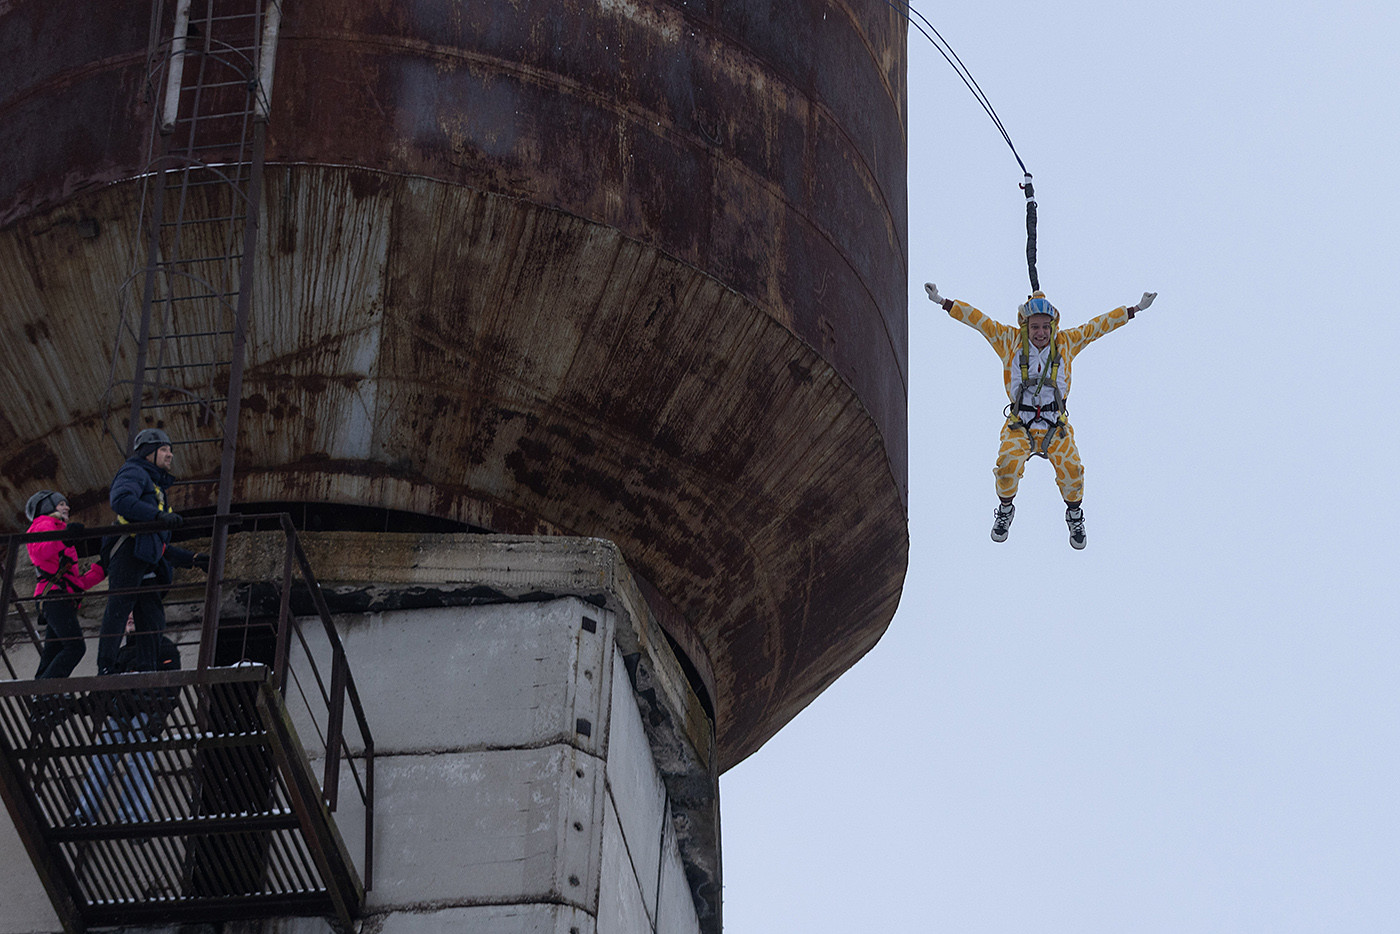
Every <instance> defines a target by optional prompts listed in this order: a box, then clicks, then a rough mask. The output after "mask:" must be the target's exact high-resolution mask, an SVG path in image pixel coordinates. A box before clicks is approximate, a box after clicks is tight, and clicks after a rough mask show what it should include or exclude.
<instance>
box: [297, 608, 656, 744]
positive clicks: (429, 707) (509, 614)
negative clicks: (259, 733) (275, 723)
mask: <svg viewBox="0 0 1400 934" xmlns="http://www.w3.org/2000/svg"><path fill="white" fill-rule="evenodd" d="M338 625H339V626H340V634H341V640H342V642H343V643H344V645H345V653H346V657H347V658H348V659H349V662H350V670H351V671H353V672H354V673H355V678H356V681H357V683H358V684H359V689H360V696H361V697H362V698H363V699H364V703H365V713H366V716H367V717H368V719H369V722H370V724H371V728H372V729H373V731H374V737H375V745H376V748H377V749H378V750H379V752H380V753H385V754H392V753H395V752H423V751H430V750H460V749H479V748H490V747H508V746H540V745H544V744H548V743H560V742H568V743H572V744H573V745H575V746H578V747H579V748H580V749H583V750H586V751H588V752H591V753H593V754H595V755H598V756H600V757H601V756H602V754H603V749H604V748H605V743H606V740H607V737H606V732H605V725H606V723H607V720H608V716H607V704H608V699H609V695H608V691H607V690H605V689H600V686H603V685H608V684H610V682H611V671H610V669H611V667H612V659H613V649H612V645H613V614H612V613H610V612H609V611H607V610H603V609H599V608H598V607H595V606H592V605H590V604H587V603H585V602H583V601H582V600H576V599H573V598H564V599H559V600H552V601H548V602H545V603H531V604H500V605H492V606H478V607H447V608H442V609H423V610H404V611H393V612H385V613H377V614H372V615H369V616H365V617H341V618H340V619H339V620H338ZM589 626H591V627H592V631H590V629H589ZM303 629H304V631H305V632H306V634H307V636H308V642H309V643H310V644H311V651H312V654H313V656H314V657H316V658H317V661H318V665H319V666H320V667H321V668H322V670H323V671H329V665H328V663H327V664H324V665H322V664H321V660H322V659H323V658H328V653H327V652H326V651H325V649H324V644H325V639H324V636H318V630H319V627H318V626H317V625H311V624H309V623H308V624H306V625H304V627H303ZM298 652H300V649H298ZM293 664H294V666H295V665H297V662H295V661H294V663H293ZM425 687H431V690H425ZM312 703H313V704H315V705H316V706H317V707H318V708H319V707H320V704H319V700H318V699H315V698H313V700H312ZM288 706H289V709H290V710H291V712H292V717H293V721H294V723H295V724H296V726H297V730H298V733H300V734H301V735H302V737H303V738H307V737H310V736H314V735H315V734H314V733H313V732H312V731H311V726H310V724H309V717H308V714H307V709H306V708H305V707H304V706H302V705H301V704H300V703H294V702H292V701H291V700H289V703H288ZM633 706H635V704H633ZM315 716H316V717H318V718H321V717H323V716H324V714H322V713H321V711H320V710H319V709H317V710H316V711H315ZM580 721H583V722H584V723H585V724H586V726H584V729H583V730H581V729H580V727H581V726H583V724H581V722H580ZM584 730H586V732H585V731H584ZM347 735H349V737H350V740H351V744H352V747H358V738H357V737H355V736H354V735H353V731H350V732H349V733H348V734H347ZM307 751H308V753H312V754H314V753H315V750H312V749H310V748H308V750H307Z"/></svg>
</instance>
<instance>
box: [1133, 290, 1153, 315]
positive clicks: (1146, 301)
mask: <svg viewBox="0 0 1400 934" xmlns="http://www.w3.org/2000/svg"><path fill="white" fill-rule="evenodd" d="M1156 297H1157V293H1156V292H1143V293H1142V298H1141V299H1140V300H1139V301H1138V303H1137V310H1138V311H1146V310H1147V306H1148V305H1151V304H1152V300H1153V299H1155V298H1156Z"/></svg>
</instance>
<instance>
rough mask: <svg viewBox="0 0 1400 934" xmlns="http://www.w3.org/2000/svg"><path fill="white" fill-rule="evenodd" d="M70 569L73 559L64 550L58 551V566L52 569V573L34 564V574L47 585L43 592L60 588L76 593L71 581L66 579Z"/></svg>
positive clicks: (65, 591) (66, 591)
mask: <svg viewBox="0 0 1400 934" xmlns="http://www.w3.org/2000/svg"><path fill="white" fill-rule="evenodd" d="M72 569H73V559H72V558H70V557H68V555H67V554H66V553H65V552H62V551H60V552H59V553H58V567H57V568H55V569H54V572H53V573H52V574H50V573H48V572H47V571H45V570H44V569H43V568H41V567H39V565H37V564H36V565H34V576H35V577H37V578H39V580H41V581H43V582H44V583H46V584H48V585H49V587H48V588H46V589H45V590H44V591H43V593H48V592H49V589H56V590H62V591H63V592H64V593H77V591H76V590H74V589H73V586H72V584H73V582H72V581H70V580H69V579H68V572H69V571H71V570H72ZM41 596H42V594H41Z"/></svg>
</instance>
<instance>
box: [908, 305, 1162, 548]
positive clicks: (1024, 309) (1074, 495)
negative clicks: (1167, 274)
mask: <svg viewBox="0 0 1400 934" xmlns="http://www.w3.org/2000/svg"><path fill="white" fill-rule="evenodd" d="M924 291H926V292H927V293H928V297H929V300H930V301H932V302H933V303H934V304H937V305H941V306H943V310H944V311H946V312H948V314H949V316H950V317H952V318H953V319H954V320H955V321H961V322H962V323H964V324H966V325H968V326H970V327H973V328H976V329H977V330H978V331H979V332H981V334H982V336H983V337H985V338H986V339H987V343H989V344H991V345H992V349H993V350H995V351H996V352H997V356H998V357H1000V358H1001V362H1002V379H1003V381H1004V382H1005V384H1006V395H1007V398H1008V399H1010V400H1011V401H1010V403H1009V404H1008V405H1007V407H1006V410H1005V414H1006V420H1005V422H1004V423H1003V424H1002V426H1001V447H1000V449H999V450H998V451H997V463H996V467H994V468H993V469H992V474H993V475H994V476H995V478H996V491H997V497H998V498H999V499H1000V503H999V504H998V505H997V508H996V512H995V514H994V518H993V522H992V541H994V542H1004V541H1006V537H1007V534H1008V532H1009V530H1010V528H1011V520H1012V519H1013V518H1014V517H1015V515H1016V507H1015V505H1014V504H1013V502H1012V501H1013V500H1014V499H1015V498H1016V491H1017V489H1018V488H1019V487H1020V483H1021V475H1022V474H1023V473H1024V472H1025V469H1026V461H1027V460H1028V459H1029V458H1031V457H1044V458H1046V459H1047V460H1049V461H1050V464H1051V466H1052V467H1054V469H1055V482H1056V484H1058V486H1059V488H1060V496H1061V497H1062V498H1063V499H1064V501H1065V523H1066V524H1067V525H1068V526H1069V543H1070V545H1072V546H1073V547H1074V548H1076V549H1080V548H1083V547H1084V546H1085V544H1086V543H1087V539H1086V537H1085V534H1084V509H1083V503H1084V467H1083V465H1082V464H1081V463H1080V460H1079V448H1078V446H1077V445H1076V444H1075V443H1074V427H1073V426H1072V425H1070V423H1069V418H1068V415H1069V412H1068V410H1067V409H1066V407H1065V402H1066V400H1067V399H1068V398H1069V390H1070V370H1071V366H1072V364H1073V362H1074V358H1075V355H1076V354H1078V353H1079V352H1080V351H1081V350H1083V349H1084V348H1085V347H1087V346H1088V345H1089V344H1091V343H1092V342H1094V341H1096V340H1098V339H1099V338H1100V337H1103V336H1104V335H1105V334H1107V333H1109V332H1110V331H1114V330H1117V329H1118V328H1120V327H1122V326H1123V325H1125V324H1127V323H1128V322H1129V321H1131V320H1132V319H1133V317H1134V316H1135V315H1137V314H1138V312H1140V311H1144V310H1145V309H1147V308H1148V306H1150V305H1151V304H1152V302H1153V300H1154V299H1156V298H1157V293H1156V292H1143V293H1142V298H1141V299H1139V300H1138V303H1137V304H1136V305H1132V306H1127V307H1124V306H1119V307H1118V308H1115V309H1113V310H1112V311H1110V312H1108V313H1106V314H1102V315H1099V316H1098V317H1096V318H1093V319H1091V320H1090V321H1088V322H1087V323H1086V324H1082V325H1080V326H1079V327H1076V328H1068V329H1066V330H1063V331H1062V330H1060V329H1059V325H1060V312H1059V310H1058V309H1057V308H1055V306H1054V305H1052V304H1050V302H1049V301H1048V300H1047V299H1046V298H1045V293H1044V292H1041V291H1039V290H1037V291H1035V292H1034V293H1032V294H1031V295H1030V296H1029V297H1028V298H1027V300H1026V302H1025V303H1024V304H1022V305H1020V306H1019V307H1018V308H1017V314H1016V321H1017V326H1016V327H1011V326H1010V325H1007V324H1002V323H1001V322H1000V321H996V320H994V319H992V318H989V317H988V316H987V315H985V314H983V313H982V312H981V311H978V310H977V309H976V308H974V307H972V306H971V305H969V304H968V303H967V302H958V301H953V300H952V299H948V298H944V297H943V296H941V295H939V294H938V287H937V286H936V285H934V284H933V283H932V282H929V283H925V285H924Z"/></svg>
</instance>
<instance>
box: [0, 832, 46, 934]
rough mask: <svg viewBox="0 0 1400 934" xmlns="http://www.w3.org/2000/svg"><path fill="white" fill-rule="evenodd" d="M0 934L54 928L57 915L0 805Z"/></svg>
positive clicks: (17, 835) (25, 933)
mask: <svg viewBox="0 0 1400 934" xmlns="http://www.w3.org/2000/svg"><path fill="white" fill-rule="evenodd" d="M0 858H3V865H4V871H3V872H0V934H29V932H32V931H57V930H58V927H59V925H58V915H56V914H54V910H53V903H51V902H50V901H49V896H48V895H47V894H46V893H45V892H44V886H43V885H42V884H41V883H40V882H39V874H38V873H37V872H35V871H34V864H33V863H31V862H30V861H29V857H28V856H27V855H26V854H25V850H24V844H23V843H21V842H20V839H19V832H18V831H17V830H15V825H14V822H13V821H11V820H10V815H9V812H8V811H6V810H5V808H4V807H3V806H0Z"/></svg>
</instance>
